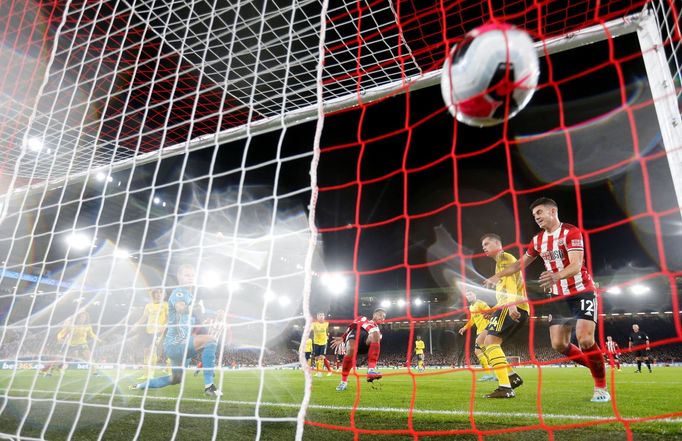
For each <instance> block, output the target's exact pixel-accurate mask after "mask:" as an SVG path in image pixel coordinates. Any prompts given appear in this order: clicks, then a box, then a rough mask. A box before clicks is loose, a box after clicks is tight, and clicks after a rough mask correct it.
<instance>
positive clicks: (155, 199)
mask: <svg viewBox="0 0 682 441" xmlns="http://www.w3.org/2000/svg"><path fill="white" fill-rule="evenodd" d="M154 203H155V204H156V205H159V204H160V203H161V198H160V197H158V196H154Z"/></svg>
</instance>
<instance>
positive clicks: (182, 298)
mask: <svg viewBox="0 0 682 441" xmlns="http://www.w3.org/2000/svg"><path fill="white" fill-rule="evenodd" d="M193 301H194V294H193V293H192V291H191V290H190V289H189V288H175V289H174V290H173V292H172V293H171V295H170V297H169V298H168V328H167V329H168V330H167V331H166V343H170V344H180V343H185V342H186V341H187V339H188V338H189V336H190V334H191V332H192V317H191V315H190V312H189V309H190V306H191V305H192V302H193ZM180 302H185V305H186V306H187V309H186V310H185V312H184V313H182V314H180V313H178V312H177V311H176V310H175V305H176V304H177V303H180Z"/></svg>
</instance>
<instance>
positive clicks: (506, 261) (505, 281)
mask: <svg viewBox="0 0 682 441" xmlns="http://www.w3.org/2000/svg"><path fill="white" fill-rule="evenodd" d="M496 260H497V264H496V265H495V273H498V272H500V271H502V270H503V269H505V268H506V267H508V266H509V265H511V264H513V263H514V262H516V257H514V256H512V255H511V254H509V253H507V252H504V251H503V252H502V253H500V255H499V256H497V259H496ZM495 291H496V292H497V305H506V304H507V303H516V302H519V301H521V300H524V299H527V298H528V296H527V295H526V287H525V286H524V285H523V277H521V271H519V272H517V273H514V274H512V275H511V276H507V277H502V278H501V279H500V281H499V282H497V286H496V287H495ZM516 307H517V308H518V309H523V310H524V311H526V312H530V309H529V308H528V303H526V302H523V303H517V304H516Z"/></svg>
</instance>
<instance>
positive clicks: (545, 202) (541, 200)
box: [530, 197, 559, 211]
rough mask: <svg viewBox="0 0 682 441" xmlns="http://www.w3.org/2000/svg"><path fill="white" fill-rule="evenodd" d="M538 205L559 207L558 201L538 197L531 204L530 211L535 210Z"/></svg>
mask: <svg viewBox="0 0 682 441" xmlns="http://www.w3.org/2000/svg"><path fill="white" fill-rule="evenodd" d="M538 205H549V206H550V207H555V208H559V206H558V205H557V203H556V201H555V200H554V199H550V198H545V197H541V198H537V199H536V200H535V201H534V202H533V203H532V204H530V211H533V210H534V209H535V207H537V206H538Z"/></svg>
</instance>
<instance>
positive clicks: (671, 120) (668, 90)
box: [637, 10, 682, 207]
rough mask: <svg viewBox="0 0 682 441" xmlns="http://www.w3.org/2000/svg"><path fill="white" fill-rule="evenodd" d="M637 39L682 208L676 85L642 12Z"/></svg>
mask: <svg viewBox="0 0 682 441" xmlns="http://www.w3.org/2000/svg"><path fill="white" fill-rule="evenodd" d="M637 38H638V39H639V45H640V47H641V49H642V59H643V60H644V67H645V68H646V74H647V77H648V80H649V88H650V89H651V96H652V98H653V100H654V108H655V109H656V116H657V118H658V125H659V127H660V129H661V138H662V139H663V146H664V147H665V151H666V156H667V159H668V166H669V167H670V173H671V175H672V180H673V185H674V188H675V196H676V197H677V205H678V206H679V207H682V119H680V111H679V108H678V105H677V94H676V92H675V83H674V82H673V77H672V74H671V73H670V67H669V66H668V62H667V60H666V58H665V48H664V46H663V40H662V39H661V31H660V28H659V26H658V24H657V23H656V18H655V17H654V14H653V12H652V11H650V10H647V11H645V16H644V17H643V18H642V20H640V22H639V25H638V27H637Z"/></svg>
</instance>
